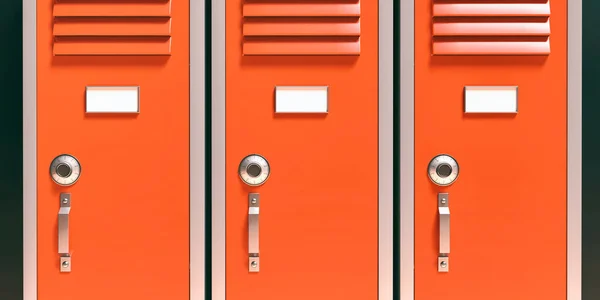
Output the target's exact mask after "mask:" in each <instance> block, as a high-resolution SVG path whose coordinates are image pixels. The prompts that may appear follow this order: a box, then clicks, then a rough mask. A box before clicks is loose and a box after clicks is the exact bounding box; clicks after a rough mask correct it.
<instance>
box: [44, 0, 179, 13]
mask: <svg viewBox="0 0 600 300" xmlns="http://www.w3.org/2000/svg"><path fill="white" fill-rule="evenodd" d="M53 4H54V5H53V7H54V10H53V15H54V16H55V17H155V16H160V17H169V16H171V1H168V0H165V1H157V0H148V1H137V2H135V1H130V2H125V3H118V2H109V1H107V2H97V1H86V0H81V1H69V2H61V1H58V2H56V3H54V2H53Z"/></svg>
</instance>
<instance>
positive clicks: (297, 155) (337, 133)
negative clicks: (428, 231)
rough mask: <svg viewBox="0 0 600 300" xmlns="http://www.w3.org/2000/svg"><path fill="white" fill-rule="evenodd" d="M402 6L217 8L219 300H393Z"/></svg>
mask: <svg viewBox="0 0 600 300" xmlns="http://www.w3.org/2000/svg"><path fill="white" fill-rule="evenodd" d="M392 8H393V1H383V0H382V1H334V2H318V3H317V2H315V1H295V2H290V1H283V2H274V1H242V0H233V1H227V2H226V4H225V1H218V0H215V1H213V2H212V9H213V11H212V12H213V15H212V18H213V28H212V37H213V40H212V55H213V57H212V93H213V99H212V122H213V123H212V137H213V141H212V176H211V180H212V218H213V224H212V226H213V233H212V234H213V240H212V243H213V244H212V256H213V261H212V269H213V273H212V281H213V282H212V292H213V294H212V299H220V300H225V299H227V300H242V299H244V300H253V299H256V300H258V299H282V298H285V299H289V300H295V299H307V298H312V299H356V300H358V299H360V300H364V299H392V284H393V282H392V275H393V273H392V267H393V266H392V254H393V253H392V228H393V227H392V185H393V182H392V167H393V165H392V139H393V136H392V130H393V127H392V117H393V115H392V104H393V103H392V96H393V94H392V90H393V82H392V77H393V69H392V67H393V65H392V64H391V61H392V59H393V52H392V40H393V24H392V21H393V9H392Z"/></svg>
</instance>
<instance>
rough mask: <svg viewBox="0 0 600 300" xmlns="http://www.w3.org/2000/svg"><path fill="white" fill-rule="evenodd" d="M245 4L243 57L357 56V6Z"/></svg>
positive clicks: (248, 0)
mask: <svg viewBox="0 0 600 300" xmlns="http://www.w3.org/2000/svg"><path fill="white" fill-rule="evenodd" d="M309 2H310V1H304V3H292V2H281V3H276V2H273V1H266V0H263V1H259V0H246V1H245V3H244V8H243V10H244V12H243V14H244V16H243V17H244V24H243V35H244V42H243V49H244V50H243V53H244V55H360V3H359V1H356V0H355V1H351V0H346V1H344V2H343V3H340V1H338V3H324V2H325V1H319V2H314V1H313V2H310V3H309Z"/></svg>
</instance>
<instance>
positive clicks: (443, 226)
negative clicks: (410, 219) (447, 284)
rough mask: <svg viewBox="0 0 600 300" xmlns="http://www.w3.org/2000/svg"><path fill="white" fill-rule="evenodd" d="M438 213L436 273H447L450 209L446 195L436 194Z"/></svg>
mask: <svg viewBox="0 0 600 300" xmlns="http://www.w3.org/2000/svg"><path fill="white" fill-rule="evenodd" d="M438 213H439V215H440V251H439V257H438V271H439V272H448V254H450V207H449V197H448V193H439V194H438Z"/></svg>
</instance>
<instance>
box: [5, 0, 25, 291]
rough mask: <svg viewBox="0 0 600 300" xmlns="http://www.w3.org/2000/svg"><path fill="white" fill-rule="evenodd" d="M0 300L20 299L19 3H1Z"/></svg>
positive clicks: (21, 164) (20, 62)
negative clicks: (1, 159)
mask: <svg viewBox="0 0 600 300" xmlns="http://www.w3.org/2000/svg"><path fill="white" fill-rule="evenodd" d="M0 3H1V5H0V30H2V39H3V45H5V46H4V47H2V48H1V50H0V57H1V58H2V59H1V60H0V90H1V91H2V96H1V100H0V128H2V132H1V139H0V153H1V155H2V157H3V161H2V172H1V174H2V175H1V176H2V178H1V180H0V191H2V195H1V196H0V237H1V239H2V242H0V245H1V246H0V261H2V266H1V267H0V299H6V300H13V299H15V300H17V299H23V292H22V289H23V280H22V278H23V267H22V266H23V263H22V262H23V238H22V237H23V208H22V207H23V192H22V191H23V154H22V153H23V146H22V145H23V138H22V136H23V130H22V123H23V117H22V116H23V109H22V105H23V97H22V95H23V92H22V86H23V79H22V78H23V71H22V61H23V59H22V57H23V55H22V53H23V48H22V44H23V39H22V31H23V30H22V29H23V25H22V22H23V21H22V20H23V19H22V12H23V11H22V6H23V2H22V0H3V1H1V2H0Z"/></svg>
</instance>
